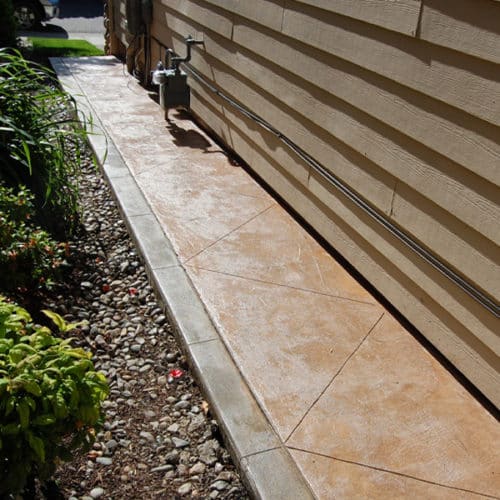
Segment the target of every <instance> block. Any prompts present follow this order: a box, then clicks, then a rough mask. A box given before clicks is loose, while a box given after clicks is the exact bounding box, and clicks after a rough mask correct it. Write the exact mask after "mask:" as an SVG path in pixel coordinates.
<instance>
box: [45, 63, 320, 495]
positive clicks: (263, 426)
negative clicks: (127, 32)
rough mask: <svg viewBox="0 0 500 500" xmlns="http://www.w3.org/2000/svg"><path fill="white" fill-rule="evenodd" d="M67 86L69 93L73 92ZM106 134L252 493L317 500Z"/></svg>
mask: <svg viewBox="0 0 500 500" xmlns="http://www.w3.org/2000/svg"><path fill="white" fill-rule="evenodd" d="M53 65H54V68H55V70H56V72H57V73H58V74H60V75H61V82H62V85H63V87H65V81H64V80H65V79H68V78H69V77H71V79H72V81H73V82H74V83H75V84H76V86H78V87H79V88H80V90H82V89H81V87H80V85H79V83H78V81H77V79H76V78H75V76H74V75H73V74H72V72H71V68H70V67H69V66H68V65H67V64H66V63H65V62H64V61H62V60H61V59H57V60H54V61H53ZM66 90H67V91H69V92H70V93H71V89H69V90H68V89H66ZM82 94H83V95H81V96H79V97H78V99H77V102H78V101H82V103H84V107H86V108H87V109H89V110H91V113H92V114H93V115H94V117H95V118H97V119H99V116H98V113H97V110H96V109H94V108H93V106H92V104H91V103H90V102H89V100H88V98H87V96H86V95H85V94H84V92H83V90H82ZM99 123H100V124H101V126H102V123H101V122H100V121H99ZM103 131H104V134H105V137H106V138H107V148H108V153H110V154H108V156H107V157H106V160H105V162H104V164H103V162H101V161H100V157H99V155H98V152H97V151H96V149H97V147H98V146H99V145H98V144H97V141H96V140H94V141H93V140H92V137H91V138H90V140H89V142H90V144H91V146H92V148H93V150H94V153H95V154H96V157H97V160H98V161H99V163H100V167H101V169H102V171H103V174H104V176H105V178H106V181H107V182H108V184H109V185H110V187H111V190H112V192H113V196H114V197H115V199H116V201H117V204H118V206H119V209H120V212H121V214H122V216H123V219H124V221H125V222H126V224H127V227H128V229H129V232H130V234H131V236H132V238H133V240H134V242H135V243H136V246H137V247H138V251H139V253H140V254H141V256H142V258H143V261H144V264H145V268H146V272H147V274H148V276H149V278H150V282H151V283H152V285H153V286H154V288H155V289H156V291H157V295H158V296H159V297H160V300H161V301H162V302H163V304H164V306H165V308H166V309H167V310H168V312H169V315H170V316H171V318H172V320H173V323H174V324H175V326H176V330H177V337H178V338H179V339H180V341H181V343H182V344H183V348H184V350H185V351H186V352H187V353H188V355H189V358H190V363H191V366H192V367H193V370H194V372H195V373H196V374H197V378H198V380H199V382H200V384H201V385H202V387H203V390H204V393H205V395H206V397H207V399H208V400H209V402H210V405H211V407H212V410H213V412H214V414H215V415H217V417H218V421H219V423H220V426H221V430H222V433H223V434H224V436H225V437H226V443H227V445H228V448H229V449H230V451H231V453H232V455H233V458H234V459H235V462H236V464H237V465H239V469H240V471H241V473H242V479H243V480H244V482H245V484H246V485H247V487H248V489H249V492H250V493H251V495H252V496H253V497H254V498H258V499H269V500H281V499H282V500H289V499H291V498H300V499H301V500H302V499H303V500H307V499H313V498H314V496H313V494H312V492H311V490H310V488H309V487H308V485H307V484H306V481H305V480H304V477H303V476H302V474H301V473H300V471H299V469H298V467H297V465H296V464H295V462H294V461H293V459H292V457H291V455H290V453H289V452H288V450H287V448H286V447H285V446H284V444H283V443H282V442H281V440H280V439H279V438H278V436H277V434H276V433H275V431H274V429H273V428H272V426H271V424H270V423H269V421H268V420H267V417H266V416H265V414H264V413H263V411H262V409H261V408H260V406H259V405H258V403H257V401H256V400H255V398H254V397H253V394H252V393H251V391H250V389H249V388H248V386H247V384H246V382H245V381H244V379H243V378H242V376H241V373H240V371H239V370H238V367H237V366H236V364H235V363H234V361H233V359H232V357H231V355H230V354H229V352H228V351H227V349H226V346H225V345H224V343H223V341H222V340H221V337H220V336H219V334H218V332H217V330H216V328H215V326H214V324H213V322H212V320H211V318H210V316H209V314H208V312H207V311H206V309H205V307H204V304H203V302H202V301H201V299H200V298H199V296H198V294H197V292H196V291H195V289H194V287H193V285H192V283H191V280H190V279H189V277H188V275H187V273H186V271H185V269H184V267H183V265H182V264H181V262H180V261H179V260H178V257H177V255H176V254H175V251H174V250H173V247H172V244H171V242H170V240H169V239H168V238H167V236H166V235H165V233H164V232H163V230H162V229H161V226H160V224H159V222H158V220H157V218H156V216H155V214H154V213H153V212H152V210H151V207H150V205H149V203H148V202H147V199H146V198H145V196H144V194H143V192H142V191H141V189H140V187H139V186H138V184H137V182H136V180H135V178H134V177H133V175H132V174H131V172H130V170H129V169H128V166H127V164H126V162H125V161H124V160H123V158H122V156H121V154H120V151H119V150H118V148H117V147H116V144H115V143H114V142H113V140H112V139H111V138H110V136H109V134H108V133H107V132H106V131H105V130H104V128H103ZM101 146H102V145H101ZM145 219H148V220H149V221H150V222H151V224H152V227H153V230H152V231H149V229H150V226H148V231H144V230H141V225H140V224H138V223H137V222H138V221H140V220H145ZM146 233H148V234H146ZM271 470H272V474H270V471H271Z"/></svg>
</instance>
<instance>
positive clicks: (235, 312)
mask: <svg viewBox="0 0 500 500" xmlns="http://www.w3.org/2000/svg"><path fill="white" fill-rule="evenodd" d="M79 64H83V63H79V62H78V60H77V59H72V60H70V61H69V62H68V63H67V62H64V64H63V65H62V63H59V67H60V68H61V73H60V75H59V77H60V81H61V83H62V85H63V86H65V85H66V83H68V88H69V91H70V92H71V88H75V85H76V84H78V86H80V84H81V85H82V86H85V85H87V87H85V89H83V90H82V92H79V93H78V95H75V96H74V97H75V99H76V101H77V102H86V108H87V109H91V110H92V113H95V115H96V116H97V118H98V119H100V123H101V124H102V126H103V129H104V130H105V134H106V136H107V138H108V148H109V151H112V154H110V155H108V156H107V157H106V159H105V161H104V165H101V168H102V169H103V172H104V175H105V178H106V179H107V181H108V183H109V185H110V186H111V189H112V191H113V193H114V196H115V198H116V200H117V202H118V203H117V204H118V206H119V209H120V211H121V212H122V215H123V218H124V220H125V222H126V224H127V227H128V229H129V231H130V233H131V235H132V237H133V240H134V241H135V243H136V246H137V248H138V251H139V253H140V254H141V255H142V258H143V261H144V265H145V268H146V271H147V274H148V276H149V278H150V282H151V284H152V286H153V287H154V288H155V291H156V293H157V296H158V297H159V298H160V300H161V301H162V302H163V304H164V307H165V310H166V311H168V314H169V315H170V316H171V317H172V323H173V325H174V326H175V328H176V333H177V338H178V339H180V340H181V343H182V344H183V345H182V347H183V349H184V351H185V352H187V354H188V357H189V362H190V365H191V366H192V368H193V372H194V373H195V374H196V376H197V378H198V380H199V382H200V385H201V386H202V387H203V390H204V394H205V397H206V399H207V400H208V401H209V403H210V405H211V407H212V409H213V411H214V415H216V416H217V418H218V421H219V425H220V428H221V431H222V434H223V435H224V436H225V437H226V438H227V441H226V442H227V444H228V447H229V449H230V450H231V453H232V456H233V458H234V459H235V462H237V463H238V464H239V469H240V470H241V472H242V477H243V480H244V481H245V483H246V484H247V486H248V487H249V490H250V493H251V494H252V495H253V497H254V498H262V499H270V500H280V499H283V500H291V499H293V500H294V499H301V500H303V499H304V500H306V499H309V498H310V499H312V498H332V497H333V496H335V497H337V496H338V497H339V498H355V497H359V496H370V495H371V493H372V492H373V495H371V497H372V498H387V497H391V498H392V497H394V498H396V497H400V498H417V497H420V498H452V496H450V491H452V493H454V494H456V492H457V491H462V492H468V493H476V494H479V495H483V496H486V497H489V496H490V495H491V494H492V491H494V488H495V486H494V483H495V481H496V484H497V486H499V487H500V483H498V475H497V476H495V475H494V471H493V464H495V453H494V451H493V447H491V448H489V447H488V444H489V443H491V442H493V440H494V439H495V437H497V438H498V439H500V435H499V434H498V427H496V425H497V422H495V421H494V419H493V418H492V417H491V415H489V414H488V413H487V412H485V411H484V409H483V408H481V407H480V405H478V404H477V401H476V400H474V398H472V397H471V396H470V394H468V393H467V391H465V390H464V389H463V387H462V386H461V385H460V384H459V383H458V382H457V381H456V380H455V379H454V378H453V377H452V376H451V375H450V374H449V372H448V371H447V370H446V369H445V368H443V366H442V365H440V363H439V362H438V361H436V359H435V358H434V357H433V356H432V355H431V354H430V353H429V352H427V351H426V350H425V349H423V348H422V346H421V345H420V344H419V343H418V342H417V341H416V340H415V339H414V338H413V336H412V335H411V334H410V333H409V332H408V331H406V330H405V328H404V327H403V326H402V325H401V324H400V323H398V322H397V321H396V320H395V319H394V318H393V317H392V315H391V314H390V313H388V312H386V311H385V309H384V308H383V307H382V306H381V305H380V304H378V303H377V301H376V300H375V299H374V298H373V297H372V296H371V295H370V294H369V293H368V292H367V291H366V290H364V289H363V288H362V287H361V286H360V285H359V283H357V282H356V281H355V280H354V279H353V278H352V276H351V275H349V274H348V273H347V272H346V271H345V270H344V269H343V268H342V266H341V265H340V264H338V263H337V262H336V261H335V260H334V259H333V258H332V256H331V255H329V254H328V253H327V252H326V251H325V250H324V248H322V247H321V246H320V245H319V244H318V243H317V242H316V241H314V240H313V239H312V238H311V237H310V235H309V234H307V233H306V231H305V230H304V229H303V228H301V227H300V226H299V225H298V224H297V223H296V222H295V221H293V220H292V219H291V217H290V215H289V214H288V213H287V212H286V211H285V210H284V209H283V208H281V206H280V205H279V204H277V203H276V202H275V201H274V200H272V199H271V197H270V196H268V195H267V194H265V193H261V192H263V190H262V188H260V186H258V185H257V183H256V182H255V181H254V180H253V179H251V178H250V176H248V174H246V173H245V172H244V171H243V169H235V168H233V167H230V168H229V167H228V165H223V163H224V161H225V160H224V158H222V157H221V155H203V156H201V155H200V151H199V149H196V147H187V148H186V147H184V148H182V147H181V146H178V145H176V144H175V143H174V144H173V145H172V144H169V143H168V141H167V139H166V138H165V137H164V136H162V140H165V142H162V144H165V145H166V150H165V152H163V151H160V149H161V147H160V146H159V141H158V131H159V130H161V131H162V132H165V130H164V128H158V127H157V126H156V120H157V119H158V120H160V119H162V118H161V117H160V118H158V117H159V116H160V115H161V116H163V114H162V113H161V112H160V111H159V110H158V109H156V108H155V106H156V105H155V104H154V103H153V102H152V101H151V99H149V97H147V96H145V95H143V93H141V91H140V90H139V89H138V88H136V89H135V90H134V89H129V88H128V87H129V85H127V86H126V87H125V88H121V87H120V93H121V94H120V96H119V98H117V97H116V96H115V93H113V89H110V90H108V87H109V85H108V84H106V85H105V83H109V82H105V81H103V82H101V83H100V84H99V82H100V81H101V80H100V79H101V78H102V79H104V80H105V79H106V75H107V74H108V73H109V74H110V75H112V78H113V79H114V80H113V81H115V80H116V79H118V78H119V77H121V76H122V75H121V72H122V69H121V64H120V65H119V66H118V63H115V61H114V60H113V59H112V58H105V59H100V60H99V58H96V63H95V67H96V68H97V69H96V75H89V74H88V72H89V71H90V70H91V69H92V64H91V63H90V62H89V61H88V60H87V61H86V63H85V65H84V68H83V69H82V68H81V67H79ZM57 67H58V65H57V64H56V70H57ZM73 69H75V72H74V74H73V73H72V71H73ZM123 76H124V77H125V75H123ZM90 77H92V78H90ZM78 79H80V80H81V81H77V80H78ZM134 85H135V84H134V83H133V82H132V83H130V86H132V87H133V86H134ZM115 90H116V89H115ZM107 92H109V96H108V94H107ZM96 96H97V97H96ZM94 98H96V99H97V98H99V99H101V102H104V100H105V102H106V103H107V104H108V106H109V109H107V110H106V109H101V108H100V107H99V106H92V105H91V104H92V103H90V104H89V102H88V100H92V99H94ZM127 98H130V99H137V102H138V103H139V105H137V106H136V107H135V108H134V110H135V111H134V114H133V119H134V120H136V122H137V123H139V124H140V126H137V127H130V126H129V125H128V122H127V120H126V119H122V117H118V118H119V119H117V116H116V113H121V112H123V111H122V108H123V104H122V102H123V101H124V100H126V99H127ZM115 101H116V102H115ZM118 101H119V102H118ZM118 106H119V107H118ZM156 107H157V106H156ZM117 110H118V111H117ZM144 110H146V111H144ZM106 112H107V115H106ZM123 118H124V117H123ZM179 120H181V118H179ZM184 120H185V119H184ZM182 125H183V126H184V127H186V128H188V127H193V126H194V125H193V124H192V123H189V124H188V123H187V121H183V122H182ZM107 127H108V128H110V129H112V133H110V132H109V131H108V130H107ZM147 127H150V129H148V128H147ZM165 133H167V132H165ZM200 133H201V132H200ZM134 134H140V135H141V136H140V137H135V135H134ZM155 134H156V135H155ZM89 140H90V143H91V146H92V147H93V149H94V151H95V152H96V156H98V158H99V157H100V156H99V155H98V154H97V152H100V151H101V150H100V149H99V148H101V149H102V146H103V141H102V138H101V139H99V138H97V137H92V136H90V137H89ZM174 146H177V148H175V147H174ZM152 150H154V152H155V154H154V155H153V154H150V151H152ZM158 151H160V152H158ZM173 151H174V152H175V155H173V156H175V158H174V157H172V158H170V159H169V155H171V153H172V152H173ZM131 155H132V156H131ZM133 155H135V156H133ZM158 155H161V158H162V163H161V164H159V166H161V168H155V169H151V168H150V169H149V171H148V172H146V171H144V170H141V169H142V168H143V167H144V168H147V167H150V166H151V162H154V161H155V160H156V158H157V156H158ZM171 156H172V155H171ZM215 156H217V157H218V159H216V158H215ZM131 158H132V160H135V161H130V159H131ZM138 158H140V159H141V161H142V159H144V160H143V163H144V165H143V164H142V163H141V161H138ZM216 162H219V163H216ZM200 165H202V166H203V168H198V167H199V166H200ZM193 166H194V167H196V168H193ZM141 173H142V174H143V175H141ZM245 176H246V177H245ZM212 181H213V184H210V182H212ZM256 186H257V187H258V189H257V187H256ZM207 200H208V201H207ZM168 223H171V225H168ZM165 227H168V230H164V228H165ZM167 234H168V237H167ZM221 235H222V236H221ZM339 299H342V300H339ZM443 400H445V401H446V405H443ZM415 429H418V430H419V431H418V432H417V431H415ZM422 429H424V430H425V433H426V439H423V438H422ZM366 436H369V439H366ZM457 436H460V440H461V442H462V441H464V442H465V444H463V446H462V447H458V446H453V443H454V440H456V437H457ZM387 443H391V444H390V445H387ZM450 443H451V444H450ZM391 446H392V447H391ZM407 450H411V451H412V454H411V457H410V458H414V457H418V459H417V458H415V459H414V460H410V458H407V455H408V453H407ZM336 456H340V457H348V458H349V460H341V459H336V458H335V457H336ZM496 459H498V456H496ZM438 460H439V463H443V464H447V463H450V464H453V467H454V468H455V469H454V470H453V471H452V473H450V474H448V472H447V471H446V470H445V469H446V467H444V468H440V467H436V463H438V462H437V461H438ZM367 461H371V463H369V464H365V462H367ZM496 463H498V460H496ZM422 477H425V478H427V479H426V480H425V481H423V480H422V479H420V478H422ZM497 491H499V490H498V489H497ZM367 492H368V493H369V494H367ZM364 494H366V495H364Z"/></svg>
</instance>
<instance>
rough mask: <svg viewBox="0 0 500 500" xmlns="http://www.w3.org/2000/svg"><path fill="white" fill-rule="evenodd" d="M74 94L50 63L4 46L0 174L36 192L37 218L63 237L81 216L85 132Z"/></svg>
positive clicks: (0, 67) (1, 56)
mask: <svg viewBox="0 0 500 500" xmlns="http://www.w3.org/2000/svg"><path fill="white" fill-rule="evenodd" d="M77 118H78V115H77V112H76V106H75V103H74V100H73V98H72V97H71V96H69V95H68V94H67V93H65V92H63V91H62V90H61V89H60V88H59V86H58V82H57V80H56V79H55V77H54V76H53V74H52V73H50V72H49V71H48V70H47V68H45V67H43V66H41V65H38V64H36V63H33V62H29V61H27V60H25V59H24V58H23V57H22V56H21V54H20V53H19V52H18V51H13V50H7V49H0V180H3V182H5V183H6V184H7V185H9V186H19V185H25V186H27V187H28V188H29V189H30V191H31V192H32V193H33V194H34V195H35V200H34V204H35V208H36V222H37V224H38V225H40V226H42V227H43V228H45V229H47V230H48V231H49V232H51V234H53V235H54V236H56V237H57V238H65V237H66V236H68V235H69V234H71V233H72V231H73V230H74V229H75V228H76V226H77V222H78V220H79V207H78V174H79V171H80V165H81V158H82V157H81V151H82V146H83V145H84V144H85V139H86V135H87V131H86V122H85V120H84V119H83V117H79V118H81V119H77Z"/></svg>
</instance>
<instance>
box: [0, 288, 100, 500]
mask: <svg viewBox="0 0 500 500" xmlns="http://www.w3.org/2000/svg"><path fill="white" fill-rule="evenodd" d="M44 312H45V313H46V314H47V315H48V316H49V317H50V318H51V319H52V320H53V321H54V322H55V324H56V325H57V326H58V328H59V329H60V330H63V331H69V330H71V329H72V328H73V327H74V326H75V325H67V324H66V323H65V322H64V320H63V319H62V318H61V317H60V316H59V315H57V314H55V313H52V312H49V311H44ZM71 340H72V339H66V340H63V339H62V338H59V337H56V336H54V335H53V334H52V333H51V331H50V330H49V329H48V328H47V327H41V326H37V325H34V324H33V322H32V319H31V317H30V315H29V314H28V312H27V311H26V310H25V309H23V308H21V307H19V306H17V305H16V304H13V303H9V302H8V301H7V300H6V299H5V298H4V297H1V296H0V478H1V480H0V497H3V496H7V495H15V494H17V493H19V492H21V491H22V489H23V488H24V487H25V485H26V483H27V481H28V480H29V479H30V478H33V477H37V478H39V479H40V480H42V481H44V480H46V479H48V478H49V477H50V476H51V475H52V474H53V472H54V470H55V468H56V466H57V464H58V462H59V461H61V460H69V459H70V458H71V452H72V451H74V450H77V449H82V448H83V449H85V450H86V449H89V448H90V446H91V445H92V442H93V440H94V436H95V430H96V428H98V427H99V426H100V424H101V423H102V419H103V416H102V413H101V402H102V401H103V400H104V399H105V398H106V396H107V394H108V392H109V388H108V384H107V382H106V379H105V377H104V375H103V374H101V373H99V372H96V371H95V369H94V365H93V363H92V361H91V359H90V358H91V354H90V353H88V352H86V351H84V350H83V349H81V348H74V347H72V346H71Z"/></svg>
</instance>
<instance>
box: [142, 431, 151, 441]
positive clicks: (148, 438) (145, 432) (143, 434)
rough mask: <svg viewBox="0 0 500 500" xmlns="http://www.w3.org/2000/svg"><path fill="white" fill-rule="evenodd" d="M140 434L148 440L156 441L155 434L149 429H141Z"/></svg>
mask: <svg viewBox="0 0 500 500" xmlns="http://www.w3.org/2000/svg"><path fill="white" fill-rule="evenodd" d="M139 436H141V437H142V438H144V439H146V440H148V441H154V440H155V438H154V436H153V434H151V432H148V431H141V432H140V433H139Z"/></svg>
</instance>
